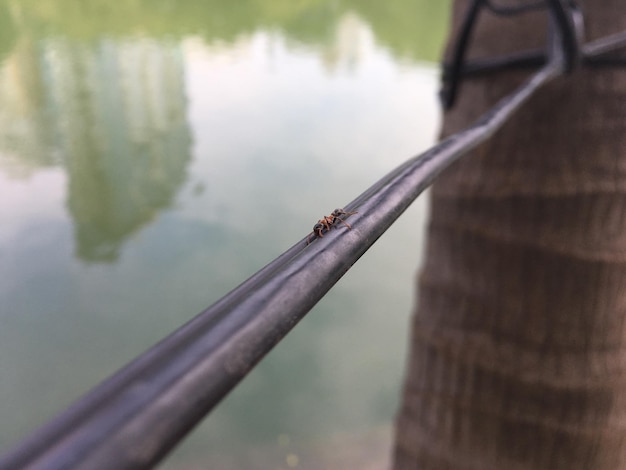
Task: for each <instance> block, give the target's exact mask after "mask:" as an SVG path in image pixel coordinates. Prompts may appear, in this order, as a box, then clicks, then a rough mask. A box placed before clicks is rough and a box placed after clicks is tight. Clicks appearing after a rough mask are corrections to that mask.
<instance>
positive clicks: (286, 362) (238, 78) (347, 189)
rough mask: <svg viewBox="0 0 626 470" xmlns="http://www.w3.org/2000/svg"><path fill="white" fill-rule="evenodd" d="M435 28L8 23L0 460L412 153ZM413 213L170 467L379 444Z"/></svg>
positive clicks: (69, 14) (107, 7)
mask: <svg viewBox="0 0 626 470" xmlns="http://www.w3.org/2000/svg"><path fill="white" fill-rule="evenodd" d="M447 7H448V6H447V2H433V1H431V0H420V1H417V0H414V1H394V2H375V1H364V0H362V1H357V0H354V1H348V0H346V1H331V0H326V1H322V0H301V1H293V0H282V1H268V0H246V1H244V0H241V1H226V0H222V1H215V0H214V1H204V2H190V1H189V2H172V1H164V0H151V1H150V2H148V1H139V0H137V1H128V2H120V3H113V2H105V1H93V0H92V1H83V0H81V1H78V0H73V1H69V0H66V1H61V0H59V1H47V0H37V1H35V0H32V1H31V0H20V1H18V0H13V1H0V187H2V193H3V199H2V201H0V222H2V228H1V229H0V279H2V280H3V281H2V282H1V283H0V322H1V324H2V328H0V396H2V397H3V401H2V402H1V403H0V422H1V423H2V426H0V450H4V449H5V448H6V447H7V446H9V445H10V444H11V443H12V442H14V441H15V440H16V439H17V438H19V437H20V436H23V435H24V434H25V433H27V432H29V431H31V430H32V429H33V428H34V427H35V426H37V425H38V424H40V423H41V422H43V421H44V420H45V419H46V418H48V417H50V416H51V415H52V414H54V413H55V412H57V411H58V410H59V409H61V408H63V407H64V406H66V405H67V404H69V403H70V402H71V401H72V400H73V399H74V398H76V397H77V396H78V395H80V394H81V393H83V392H84V391H86V390H87V389H89V388H91V386H92V385H93V384H94V383H96V382H98V381H99V380H101V379H102V378H103V377H105V376H106V375H107V374H110V373H112V372H114V371H115V369H117V368H118V367H120V366H121V365H123V364H124V363H125V362H126V361H128V360H129V359H131V358H132V357H133V356H135V355H136V354H138V353H140V352H141V351H143V350H144V349H145V348H147V347H148V346H150V345H151V344H153V343H154V342H155V341H157V340H158V339H159V338H161V337H162V336H164V335H165V334H167V333H169V332H170V331H172V330H173V329H174V328H176V327H177V326H178V325H180V324H182V323H183V322H184V321H186V320H188V319H189V318H191V317H192V316H193V315H194V314H195V313H197V312H198V311H200V310H202V309H203V308H204V307H206V306H207V305H209V304H210V303H211V302H213V301H215V300H216V299H217V298H219V297H220V296H221V295H223V294H224V293H226V292H227V291H228V290H229V289H230V288H232V287H234V286H235V285H237V284H238V283H239V282H241V281H242V280H243V279H245V278H246V277H247V276H248V275H250V274H252V273H253V272H254V271H255V270H257V269H259V268H260V267H261V266H262V265H263V264H264V263H266V262H267V261H269V260H270V259H271V258H272V257H274V256H276V255H277V254H279V253H280V252H281V251H283V250H284V249H285V248H287V247H288V246H290V244H291V243H293V241H294V240H297V239H299V238H300V237H302V236H303V235H304V234H305V233H306V232H307V231H308V230H310V227H311V225H312V222H313V221H314V220H315V219H316V218H318V217H320V216H321V215H322V213H328V212H329V211H330V210H332V209H333V208H335V207H336V206H340V205H342V204H343V203H345V202H347V201H348V200H350V199H351V198H352V197H354V196H355V195H357V194H359V193H360V192H361V191H362V190H363V189H364V188H365V187H366V186H367V185H369V184H371V183H372V182H373V181H374V180H376V179H377V178H378V177H380V176H381V175H382V174H383V173H384V172H385V171H387V170H389V169H390V168H392V167H393V166H394V165H395V164H397V163H399V162H400V161H402V160H403V159H405V158H407V157H409V156H411V155H412V154H414V153H415V152H416V151H418V150H420V149H422V148H424V147H425V146H427V145H428V144H429V143H430V142H431V141H432V139H433V137H434V132H435V128H436V119H437V115H436V111H435V106H434V99H433V95H434V91H435V88H434V87H435V83H436V78H435V71H434V69H433V68H432V66H424V65H423V63H422V61H424V60H434V59H436V58H437V56H438V54H439V49H440V45H441V41H442V36H443V32H444V29H445V19H446V18H445V16H446V14H447ZM420 204H423V203H420ZM411 210H412V211H413V212H411V214H409V215H407V216H406V217H407V219H406V220H407V221H406V222H403V221H401V222H400V223H399V224H398V226H397V227H394V228H393V229H392V230H391V231H390V233H389V234H388V235H386V236H385V237H384V238H383V240H382V241H381V242H379V244H377V246H376V247H375V248H374V249H373V250H372V252H371V253H370V254H368V255H367V256H365V257H364V259H363V260H362V261H361V262H360V263H359V264H358V265H357V266H356V267H355V268H354V270H353V271H351V272H350V274H349V275H348V276H347V277H346V279H345V280H343V281H342V282H341V283H340V284H339V285H338V287H337V288H336V289H335V290H333V292H331V294H330V295H329V296H328V297H327V298H326V299H324V300H323V301H322V302H321V303H320V304H319V305H318V307H316V309H315V310H314V311H313V312H312V313H311V314H310V315H309V316H308V317H307V318H306V319H305V320H304V321H303V323H302V324H301V325H299V326H298V328H296V330H295V331H294V332H293V333H292V334H291V335H290V336H288V337H287V338H286V340H285V341H284V342H283V343H282V344H281V345H280V346H279V347H278V349H277V350H276V351H275V352H273V353H271V354H270V356H269V357H268V359H267V360H266V361H265V362H264V363H263V364H261V366H260V367H259V368H258V369H256V370H255V371H254V372H253V373H252V374H251V375H250V376H249V378H248V379H247V380H246V381H245V382H244V383H243V384H242V386H240V387H239V388H238V389H237V390H236V391H235V393H234V394H233V395H232V396H230V397H229V398H228V399H227V400H226V401H225V402H224V404H223V406H221V407H220V408H219V409H218V410H217V411H216V412H215V413H214V414H213V415H212V416H211V419H210V420H209V421H207V423H206V424H205V425H203V426H202V428H201V429H200V430H199V431H198V432H197V433H195V434H194V436H192V438H191V439H190V440H189V442H188V443H187V444H185V446H184V447H183V448H182V449H181V450H180V451H179V452H178V453H177V454H176V455H175V456H174V457H173V458H172V459H171V460H170V463H169V464H167V465H170V466H172V467H176V468H183V467H185V466H186V465H187V463H188V462H190V461H191V462H195V461H196V460H197V459H198V458H201V459H202V461H203V462H204V463H206V462H210V460H208V459H209V458H210V456H213V455H219V458H220V459H221V460H219V463H220V464H216V465H214V468H228V465H239V468H242V467H241V465H243V464H242V462H247V461H248V460H245V459H253V458H254V456H255V455H257V454H255V453H254V452H256V450H258V449H259V448H260V449H261V450H260V451H259V452H260V453H261V455H262V458H263V459H268V462H270V463H268V465H270V464H271V465H273V466H276V465H277V464H276V465H275V463H272V462H274V460H273V459H278V460H279V461H281V462H282V465H284V464H285V461H284V454H285V453H288V454H290V455H291V454H293V453H294V452H296V453H298V455H300V456H301V457H300V460H299V462H300V464H301V466H305V464H306V458H305V457H304V456H303V455H304V454H303V453H306V450H307V449H311V445H309V444H310V442H311V440H313V441H314V442H322V443H323V442H325V441H324V440H323V439H322V440H321V441H320V440H319V439H321V438H320V436H326V437H328V436H332V435H333V433H337V432H339V433H348V434H354V433H357V434H358V433H359V432H361V431H363V432H365V433H366V434H367V433H368V432H369V431H368V430H370V429H374V430H376V429H379V428H380V426H383V427H385V426H387V427H388V426H389V422H390V420H391V416H392V414H393V410H394V408H395V404H396V399H397V393H398V389H399V382H400V374H401V371H402V364H401V360H402V353H403V346H402V341H403V340H404V339H405V338H404V330H405V324H406V317H407V314H408V311H409V308H410V306H409V303H410V285H411V281H412V280H411V276H412V273H413V271H414V269H415V265H416V263H417V260H418V251H419V250H418V247H419V243H420V242H419V237H420V235H419V234H416V232H417V230H416V226H417V225H419V224H421V222H419V223H417V222H416V221H417V220H422V219H423V217H424V214H423V212H424V211H423V207H422V206H418V207H416V208H414V209H411ZM312 218H313V220H311V219H312ZM403 224H404V225H403ZM379 312H388V313H386V314H385V315H383V316H381V315H380V313H379ZM399 337H402V341H399ZM24 410H28V412H25V411H24ZM281 436H282V438H281V439H278V438H279V437H281ZM285 436H288V438H287V439H286V438H285ZM376 436H377V434H376ZM277 439H278V441H277ZM376 439H377V440H380V439H378V437H376ZM277 442H278V443H279V444H278V447H276V445H277V444H276V443H277ZM323 445H324V444H323ZM248 448H252V449H253V450H254V452H251V453H249V454H246V455H245V456H243V454H245V452H243V451H242V449H248ZM255 449H256V450H255ZM268 449H269V450H268ZM275 452H277V453H276V455H274V453H275ZM309 453H311V452H309ZM240 454H241V459H242V460H241V459H240V460H237V458H239V457H238V455H240ZM198 456H201V457H198ZM215 458H217V457H215ZM281 459H282V460H281ZM291 461H292V462H293V459H292V460H291ZM216 462H217V461H216ZM233 462H235V463H234V464H233ZM221 464H223V465H221ZM220 465H221V466H220ZM200 468H205V467H204V466H202V465H200ZM252 468H255V467H254V466H252ZM256 468H258V467H256ZM303 468H304V467H303ZM312 468H319V466H318V467H316V466H315V465H313V467H312Z"/></svg>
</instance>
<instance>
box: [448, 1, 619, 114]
mask: <svg viewBox="0 0 626 470" xmlns="http://www.w3.org/2000/svg"><path fill="white" fill-rule="evenodd" d="M483 9H486V10H488V11H490V12H491V13H492V14H495V15H499V16H514V15H519V14H523V13H526V12H529V11H535V10H546V11H547V12H548V13H549V14H550V15H551V17H552V19H553V21H552V22H551V23H550V24H551V27H553V28H556V33H557V34H556V38H557V39H556V44H550V45H548V47H546V49H545V50H532V51H524V52H519V53H516V54H512V55H509V56H505V57H499V58H490V59H480V60H474V61H467V60H466V55H467V50H468V48H469V46H470V42H471V38H472V33H473V31H474V28H475V25H476V21H477V19H478V16H479V14H480V13H481V11H482V10H483ZM550 37H553V36H552V35H551V36H550ZM612 39H613V41H612V42H611V45H610V47H607V46H608V44H605V42H606V41H604V42H603V46H604V48H605V49H607V50H606V51H605V52H608V51H609V50H613V49H615V48H617V47H621V46H622V45H624V44H625V43H626V36H625V35H624V34H620V35H616V36H614V37H612ZM596 46H598V44H595V43H590V44H587V45H585V44H584V21H583V14H582V11H581V9H580V8H579V6H578V3H577V2H576V1H575V0H540V1H532V2H527V3H522V4H520V5H517V6H501V5H498V4H496V3H494V1H493V0H473V1H472V3H471V4H470V6H469V7H468V10H467V12H466V15H465V18H464V19H463V22H462V24H461V28H460V31H459V34H458V36H457V39H456V42H455V43H454V45H453V46H452V61H451V62H450V63H449V64H446V65H444V72H443V87H442V90H441V92H440V96H441V101H442V104H443V106H444V108H445V109H451V108H452V107H453V106H454V103H455V102H456V98H457V96H458V94H459V89H460V87H461V82H462V80H463V78H464V77H467V76H473V75H477V74H482V73H485V72H492V71H497V70H503V69H510V68H520V67H538V66H542V65H544V64H545V63H546V62H547V61H548V59H549V57H550V56H551V55H554V54H555V53H558V54H560V56H561V57H562V61H563V71H564V72H565V73H571V72H572V71H574V70H575V69H576V68H577V67H579V66H581V65H604V66H606V65H623V64H624V62H625V61H624V59H622V58H615V59H607V58H604V59H601V58H599V57H597V56H598V55H599V51H598V49H597V47H596ZM591 50H593V53H590V52H591Z"/></svg>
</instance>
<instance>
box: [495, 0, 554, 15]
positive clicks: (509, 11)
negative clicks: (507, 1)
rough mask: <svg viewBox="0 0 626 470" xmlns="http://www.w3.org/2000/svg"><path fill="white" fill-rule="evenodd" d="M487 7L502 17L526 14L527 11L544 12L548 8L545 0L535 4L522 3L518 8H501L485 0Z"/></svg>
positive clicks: (538, 0)
mask: <svg viewBox="0 0 626 470" xmlns="http://www.w3.org/2000/svg"><path fill="white" fill-rule="evenodd" d="M484 3H485V6H486V7H487V8H488V9H489V10H490V11H491V12H492V13H495V14H496V15H500V16H515V15H519V14H520V13H526V12H527V11H533V10H542V9H545V8H546V7H547V5H546V2H545V0H537V1H534V2H526V3H523V2H520V4H519V5H516V6H501V5H496V4H494V3H493V1H491V0H484Z"/></svg>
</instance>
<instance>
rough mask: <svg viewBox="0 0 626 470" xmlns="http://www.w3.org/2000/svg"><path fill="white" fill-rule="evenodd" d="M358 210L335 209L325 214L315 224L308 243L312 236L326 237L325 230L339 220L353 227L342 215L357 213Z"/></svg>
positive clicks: (349, 227)
mask: <svg viewBox="0 0 626 470" xmlns="http://www.w3.org/2000/svg"><path fill="white" fill-rule="evenodd" d="M357 213H358V212H356V211H355V212H346V211H344V210H343V209H335V210H334V211H333V212H332V213H331V214H330V215H325V216H324V217H323V218H321V219H320V220H318V221H317V223H316V224H315V225H314V226H313V232H312V233H311V234H310V235H309V236H308V237H307V239H306V244H307V245H308V244H309V243H311V237H312V236H315V235H317V236H318V237H320V238H323V237H324V232H328V231H329V230H330V229H331V228H332V227H333V226H334V225H335V223H336V222H337V221H339V222H341V223H342V224H343V225H345V226H346V227H348V229H351V228H352V227H351V226H350V224H349V223H348V222H346V221H345V220H343V219H342V218H341V216H346V217H347V216H349V215H352V214H357Z"/></svg>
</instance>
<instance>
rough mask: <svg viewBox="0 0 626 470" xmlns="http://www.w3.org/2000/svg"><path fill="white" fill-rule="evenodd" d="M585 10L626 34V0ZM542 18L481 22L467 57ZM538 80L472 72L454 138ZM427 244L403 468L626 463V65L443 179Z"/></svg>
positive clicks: (574, 84) (571, 80)
mask: <svg viewBox="0 0 626 470" xmlns="http://www.w3.org/2000/svg"><path fill="white" fill-rule="evenodd" d="M500 3H502V2H500ZM468 4H469V2H468V1H467V0H459V1H457V5H456V7H455V15H454V17H455V25H456V26H457V27H458V22H459V18H460V17H461V16H462V14H463V13H464V10H466V9H467V6H468ZM511 4H516V2H513V1H512V2H511ZM582 7H583V11H584V13H585V19H586V38H587V39H588V40H589V39H596V38H598V37H601V36H605V35H608V34H611V33H614V32H619V31H622V30H626V5H625V4H624V3H623V1H622V0H596V1H595V2H592V1H590V0H588V1H586V2H583V5H582ZM545 27H546V21H545V13H543V14H542V13H537V14H535V13H532V14H527V15H524V16H523V17H516V18H515V19H512V20H507V19H501V18H495V17H493V16H492V15H490V14H483V15H482V16H481V18H480V21H479V24H478V29H477V31H476V35H475V38H474V42H473V46H472V55H475V56H492V55H495V54H499V53H503V52H510V51H513V50H522V49H526V48H528V47H529V46H531V47H532V46H536V45H540V44H543V42H544V41H545V34H543V32H544V30H545ZM527 75H528V72H520V71H515V72H506V73H498V74H495V75H493V76H485V77H481V78H478V79H472V80H468V81H466V82H465V83H464V85H463V88H462V90H461V96H460V101H459V102H458V103H457V105H456V108H455V109H454V110H453V111H452V112H449V113H447V115H446V116H445V123H444V134H449V133H451V132H455V131H457V130H459V129H461V128H463V127H465V126H467V125H468V124H470V123H471V122H472V121H473V120H474V119H475V118H476V117H477V116H478V115H479V114H480V113H482V112H483V111H484V110H485V109H487V108H488V107H489V106H491V105H492V104H493V103H494V101H495V100H496V99H497V98H498V97H500V96H502V95H504V94H505V93H507V92H508V91H511V90H512V89H513V88H514V86H515V85H516V84H518V83H520V81H521V79H522V78H523V77H524V76H527ZM426 251H427V257H426V264H425V267H424V268H423V271H422V274H421V276H420V279H419V282H418V306H417V308H416V312H415V315H414V319H413V328H412V333H411V335H412V337H411V352H410V357H409V364H408V371H407V380H406V383H405V389H404V397H403V403H402V407H401V410H400V412H399V416H398V420H397V429H396V444H395V455H394V458H395V468H396V469H398V470H404V469H418V468H419V469H436V470H444V469H480V470H487V469H494V470H495V469H498V470H500V469H507V470H508V469H550V470H557V469H568V470H572V469H618V468H626V341H625V339H626V338H625V332H626V322H625V320H626V69H624V68H601V69H599V68H598V69H583V70H579V71H578V72H576V73H575V74H574V75H572V76H568V77H564V78H561V79H558V80H556V81H555V82H553V83H551V84H550V85H549V86H548V87H547V88H546V89H544V90H542V91H540V92H539V94H538V95H537V96H535V97H534V98H532V100H531V102H530V103H528V104H527V105H526V106H525V107H524V108H523V110H522V111H521V112H519V113H518V114H517V115H516V116H515V117H514V118H513V119H512V120H511V121H510V122H509V123H507V124H506V126H505V128H503V129H502V130H501V131H500V132H499V133H498V134H497V135H496V136H495V137H494V138H493V139H491V140H490V141H489V142H488V143H487V144H485V145H483V146H481V147H480V148H478V149H477V150H476V151H475V152H473V154H472V155H471V156H468V157H467V158H465V159H462V160H461V161H460V162H458V164H456V165H455V166H454V167H452V168H451V169H450V170H449V171H447V172H446V173H445V174H443V175H442V176H441V177H440V178H439V179H438V181H437V183H436V184H435V185H434V187H433V190H432V216H431V223H430V228H429V242H428V245H427V249H426Z"/></svg>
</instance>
